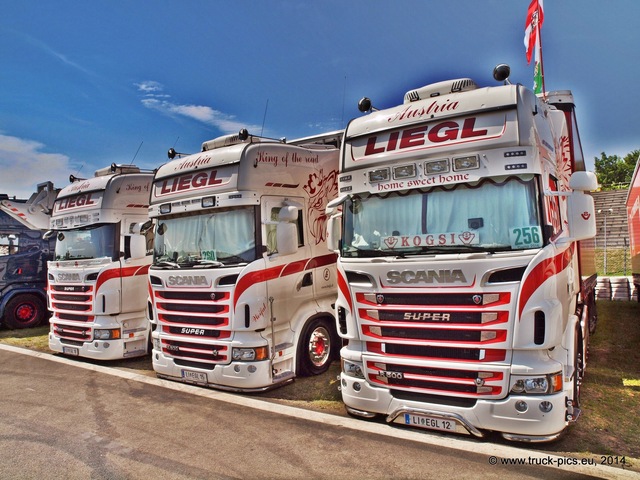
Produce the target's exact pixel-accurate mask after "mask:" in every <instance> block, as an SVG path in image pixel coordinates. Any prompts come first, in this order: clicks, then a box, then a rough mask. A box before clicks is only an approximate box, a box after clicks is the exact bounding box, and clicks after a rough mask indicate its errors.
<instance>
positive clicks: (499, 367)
mask: <svg viewBox="0 0 640 480" xmlns="http://www.w3.org/2000/svg"><path fill="white" fill-rule="evenodd" d="M510 298H511V294H510V293H508V292H500V293H493V292H492V293H486V292H478V293H475V292H471V293H468V292H465V293H441V292H438V293H419V294H418V293H398V292H392V293H386V292H384V293H364V292H363V293H356V295H355V299H356V305H355V308H356V309H357V314H358V316H359V317H360V328H361V334H362V337H363V339H364V340H365V342H366V343H365V344H366V351H367V353H366V354H365V363H364V367H365V372H366V373H365V375H366V377H367V379H368V380H369V381H370V382H371V383H373V384H378V385H381V386H385V387H387V388H389V389H391V390H392V392H394V395H396V393H399V392H403V394H409V395H424V396H431V397H433V398H441V397H445V398H446V397H462V398H469V399H470V400H471V399H477V398H497V397H500V396H504V394H505V393H506V388H507V385H506V382H507V380H508V375H507V369H508V366H507V365H506V361H507V354H508V348H509V347H508V345H509V339H508V322H509V303H510Z"/></svg>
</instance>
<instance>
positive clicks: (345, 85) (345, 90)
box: [338, 75, 347, 128]
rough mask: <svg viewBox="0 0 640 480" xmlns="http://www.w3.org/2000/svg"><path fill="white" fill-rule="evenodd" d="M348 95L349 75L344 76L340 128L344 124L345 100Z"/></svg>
mask: <svg viewBox="0 0 640 480" xmlns="http://www.w3.org/2000/svg"><path fill="white" fill-rule="evenodd" d="M346 95H347V76H346V75H345V76H344V86H343V87H342V116H341V117H340V126H339V127H338V128H342V126H343V125H344V102H345V98H346Z"/></svg>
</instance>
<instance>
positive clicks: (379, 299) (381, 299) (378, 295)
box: [376, 293, 384, 303]
mask: <svg viewBox="0 0 640 480" xmlns="http://www.w3.org/2000/svg"><path fill="white" fill-rule="evenodd" d="M376 302H378V303H384V295H382V294H381V293H378V294H377V295H376Z"/></svg>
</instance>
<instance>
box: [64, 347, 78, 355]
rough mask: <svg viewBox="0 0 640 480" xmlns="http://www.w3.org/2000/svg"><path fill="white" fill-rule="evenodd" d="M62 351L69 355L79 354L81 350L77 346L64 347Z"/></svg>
mask: <svg viewBox="0 0 640 480" xmlns="http://www.w3.org/2000/svg"><path fill="white" fill-rule="evenodd" d="M62 353H66V354H67V355H74V356H76V357H77V356H78V355H79V354H80V350H78V349H77V348H75V347H62Z"/></svg>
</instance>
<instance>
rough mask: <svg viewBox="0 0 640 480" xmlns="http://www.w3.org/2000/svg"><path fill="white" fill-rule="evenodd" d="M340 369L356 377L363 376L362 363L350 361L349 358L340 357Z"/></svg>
mask: <svg viewBox="0 0 640 480" xmlns="http://www.w3.org/2000/svg"><path fill="white" fill-rule="evenodd" d="M341 363H342V371H343V372H344V374H345V375H349V376H350V377H356V378H364V372H363V371H362V365H361V364H359V363H354V362H350V361H349V360H345V359H342V360H341Z"/></svg>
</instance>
